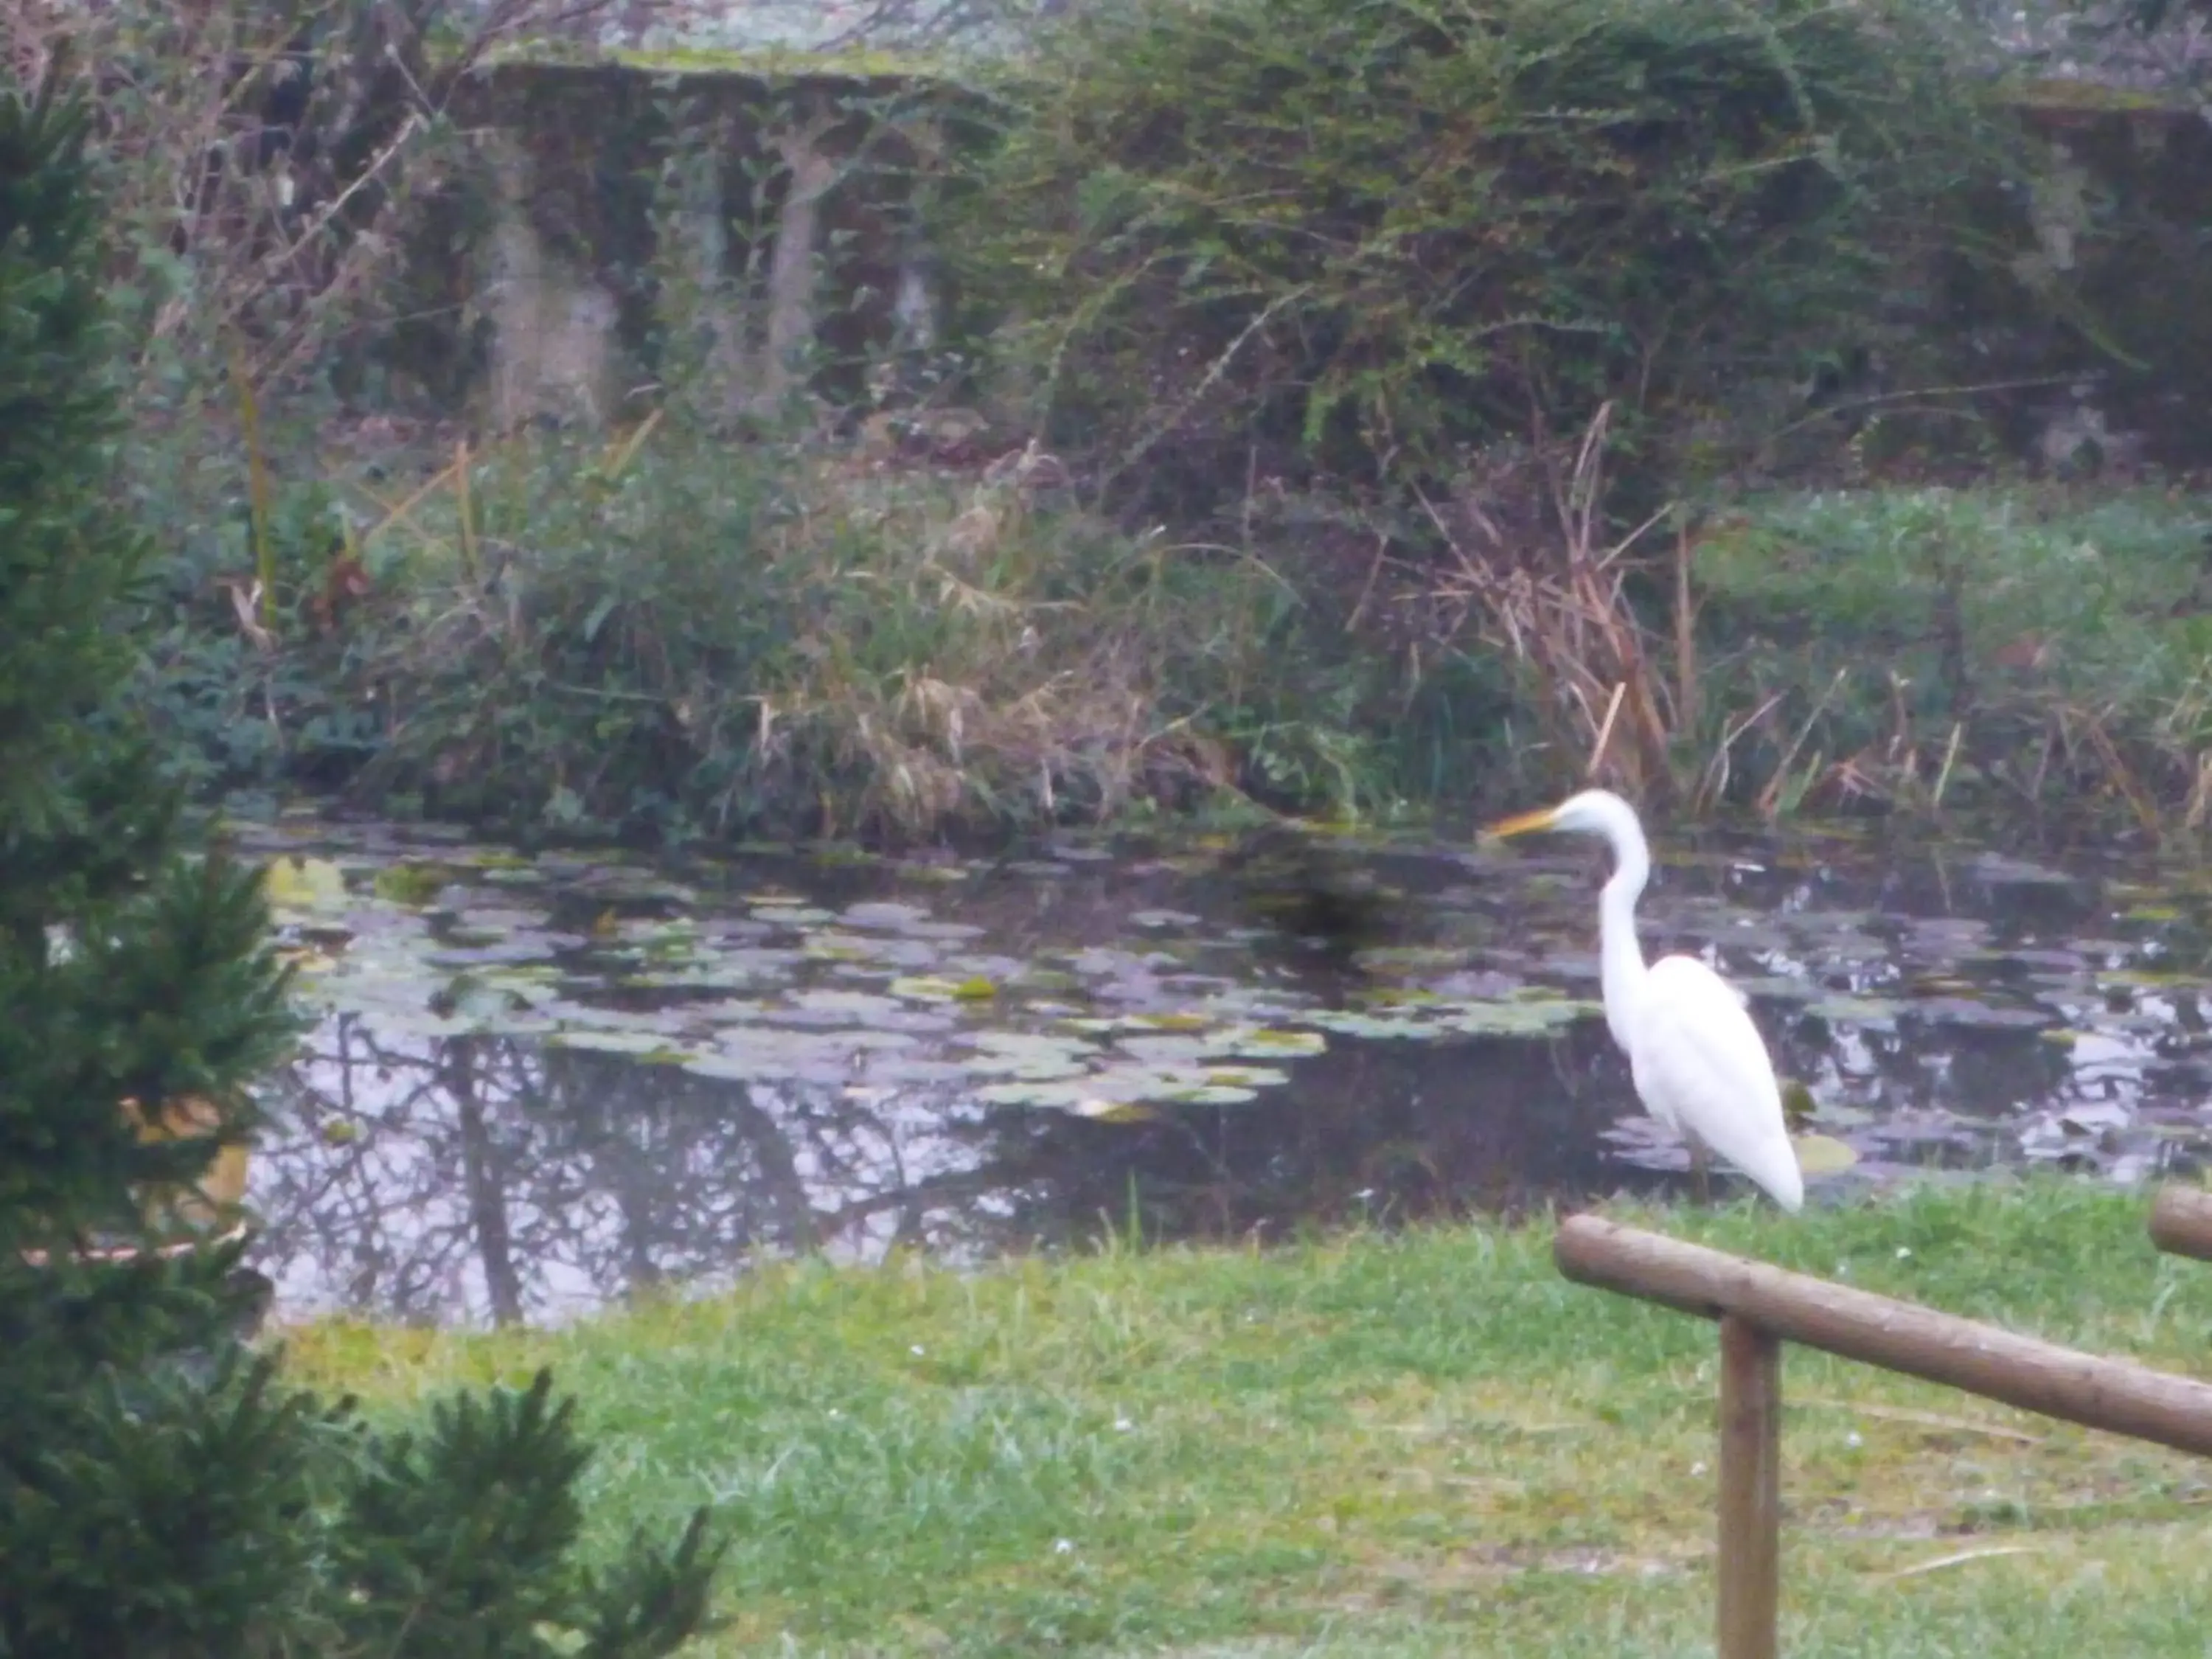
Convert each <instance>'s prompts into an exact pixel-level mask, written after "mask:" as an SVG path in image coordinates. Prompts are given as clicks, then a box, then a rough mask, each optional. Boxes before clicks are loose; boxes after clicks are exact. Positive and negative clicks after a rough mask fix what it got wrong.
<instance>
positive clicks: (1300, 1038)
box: [1225, 1026, 1328, 1054]
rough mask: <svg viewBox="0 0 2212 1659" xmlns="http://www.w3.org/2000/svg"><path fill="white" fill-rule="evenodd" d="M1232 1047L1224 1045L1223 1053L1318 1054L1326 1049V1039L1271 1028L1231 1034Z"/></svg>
mask: <svg viewBox="0 0 2212 1659" xmlns="http://www.w3.org/2000/svg"><path fill="white" fill-rule="evenodd" d="M1233 1035H1234V1036H1235V1039H1236V1042H1235V1046H1234V1047H1227V1046H1225V1052H1226V1053H1230V1054H1321V1053H1322V1052H1324V1051H1325V1050H1326V1049H1327V1048H1328V1038H1327V1037H1325V1036H1322V1034H1321V1033H1320V1032H1319V1031H1285V1030H1279V1029H1278V1028H1276V1027H1273V1026H1261V1027H1260V1028H1258V1029H1257V1030H1243V1031H1238V1032H1236V1033H1234V1034H1233Z"/></svg>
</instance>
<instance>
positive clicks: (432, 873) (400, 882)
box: [370, 863, 447, 909]
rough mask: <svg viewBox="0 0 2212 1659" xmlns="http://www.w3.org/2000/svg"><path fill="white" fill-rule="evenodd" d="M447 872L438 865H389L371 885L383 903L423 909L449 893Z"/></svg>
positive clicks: (379, 872) (380, 871)
mask: <svg viewBox="0 0 2212 1659" xmlns="http://www.w3.org/2000/svg"><path fill="white" fill-rule="evenodd" d="M446 884H447V876H446V872H445V871H443V870H442V869H441V868H440V867H439V866H436V865H435V864H404V863H403V864H387V865H386V866H384V867H383V868H382V869H381V870H379V871H378V872H376V874H375V876H374V878H373V879H372V880H371V882H370V889H371V890H372V891H374V893H375V895H376V896H377V897H379V898H380V899H386V900H389V901H390V902H392V903H394V904H404V905H406V906H408V907H409V908H410V909H419V908H422V906H424V905H426V904H428V903H429V902H430V901H431V900H433V899H435V898H436V897H437V896H438V895H439V894H440V893H441V892H442V891H444V890H445V888H446Z"/></svg>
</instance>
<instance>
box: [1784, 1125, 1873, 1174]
mask: <svg viewBox="0 0 2212 1659" xmlns="http://www.w3.org/2000/svg"><path fill="white" fill-rule="evenodd" d="M1790 1146H1793V1147H1794V1148H1796V1152H1797V1167H1798V1168H1799V1169H1800V1170H1803V1171H1804V1172H1805V1173H1806V1174H1807V1175H1808V1176H1827V1175H1840V1174H1841V1173H1842V1172H1843V1171H1844V1170H1848V1169H1850V1167H1851V1165H1853V1164H1857V1162H1858V1161H1859V1155H1858V1154H1857V1152H1854V1151H1852V1150H1851V1148H1850V1146H1846V1145H1845V1144H1844V1142H1842V1141H1840V1140H1838V1139H1836V1138H1835V1137H1834V1136H1833V1135H1821V1134H1805V1135H1792V1136H1790Z"/></svg>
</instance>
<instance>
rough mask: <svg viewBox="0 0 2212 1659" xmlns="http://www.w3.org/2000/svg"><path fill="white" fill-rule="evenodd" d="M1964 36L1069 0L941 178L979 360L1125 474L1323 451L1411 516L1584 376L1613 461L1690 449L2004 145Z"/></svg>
mask: <svg viewBox="0 0 2212 1659" xmlns="http://www.w3.org/2000/svg"><path fill="white" fill-rule="evenodd" d="M1964 61H1965V60H1964V59H1963V58H1961V57H1960V53H1959V52H1957V51H1955V50H1954V45H1953V42H1952V40H1951V39H1950V37H1949V36H1948V35H1947V34H1946V33H1944V32H1943V25H1942V21H1941V14H1940V13H1938V12H1936V11H1934V10H1933V9H1929V8H1925V7H1920V6H1917V5H1912V4H1905V3H1898V4H1888V3H1870V4H1866V5H1854V6H1837V5H1832V4H1826V3H1813V0H1782V3H1775V4H1759V5H1753V4H1747V3H1741V0H1478V3H1471V4H1468V3H1460V4H1437V3H1428V0H1367V3H1360V4H1353V5H1346V4H1343V3H1340V0H1209V3H1204V4H1199V5H1191V4H1188V3H1186V0H1136V3H1132V4H1129V5H1116V6H1098V7H1085V8H1081V9H1079V12H1078V13H1077V14H1076V15H1075V16H1074V17H1073V20H1072V21H1068V22H1067V23H1066V25H1065V27H1060V28H1059V29H1057V30H1055V31H1053V32H1051V33H1048V35H1047V36H1046V38H1045V40H1044V41H1043V43H1042V46H1041V47H1040V49H1039V51H1038V52H1036V54H1034V55H1033V56H1031V57H1030V58H1026V59H1025V60H1024V61H1023V63H1022V64H1020V65H1019V66H1018V70H1016V71H1015V72H1014V73H1013V74H1012V76H1009V78H1008V80H1007V82H1006V84H1005V85H1003V86H1002V87H1001V88H1000V89H999V91H1000V100H1001V101H1000V116H1001V125H1000V127H999V129H998V136H997V139H996V142H995V143H994V144H993V145H992V146H990V147H989V148H988V149H987V153H986V154H985V155H984V156H983V157H982V159H981V161H979V163H978V165H977V167H976V169H975V173H974V176H973V178H972V179H971V180H970V181H969V182H970V184H971V185H972V187H971V188H969V189H968V190H967V191H964V192H963V191H958V190H955V191H952V192H951V196H952V197H953V199H952V201H951V204H949V205H948V208H947V210H946V211H947V212H948V214H949V215H951V216H952V218H953V220H954V222H956V223H957V224H958V226H959V234H958V236H957V240H955V241H954V243H953V245H954V246H956V247H957V249H958V250H959V251H960V252H961V253H962V255H963V262H962V267H961V275H962V277H963V283H964V284H965V289H966V291H967V293H968V294H969V296H970V297H971V299H973V300H974V301H976V302H978V303H980V304H982V305H986V306H987V307H989V308H990V309H991V310H992V311H993V313H994V314H997V315H1000V316H1004V317H1007V318H1011V319H1013V320H1012V321H1011V322H1009V323H1007V324H1006V325H1004V326H1003V327H1002V328H1001V329H1000V331H999V332H998V336H997V340H998V344H999V346H1000V349H1002V350H1003V351H1006V352H1007V353H1008V354H1009V355H1010V356H1011V357H1012V361H1013V362H1015V363H1017V364H1018V365H1019V366H1020V372H1018V373H1014V374H1008V375H1007V376H1006V378H1005V380H1004V382H1003V384H1002V386H1001V389H1000V390H1001V395H1002V396H1006V397H1008V398H1015V399H1018V400H1025V402H1026V407H1027V408H1028V410H1029V412H1030V415H1031V416H1032V418H1034V419H1035V420H1036V421H1037V422H1040V426H1041V429H1042V431H1043V432H1045V433H1046V434H1048V438H1049V441H1052V442H1053V443H1054V444H1055V445H1056V446H1058V447H1060V448H1061V449H1062V450H1063V452H1064V453H1070V454H1071V455H1080V456H1083V457H1087V458H1088V459H1090V461H1091V463H1092V464H1093V465H1095V467H1096V468H1097V471H1098V472H1099V473H1100V474H1101V475H1102V476H1103V477H1104V478H1106V479H1107V480H1108V481H1109V487H1112V488H1115V489H1116V490H1117V491H1118V493H1119V495H1121V497H1122V498H1124V499H1133V500H1139V501H1143V502H1144V503H1146V507H1147V510H1152V511H1160V512H1182V513H1190V512H1193V511H1206V510H1212V509H1217V508H1219V507H1222V506H1224V504H1225V502H1229V503H1233V502H1236V501H1238V500H1240V499H1241V498H1242V496H1243V495H1244V494H1245V493H1246V492H1247V490H1248V489H1249V485H1250V484H1251V483H1252V482H1253V481H1254V480H1255V479H1261V480H1274V481H1282V480H1289V481H1291V483H1297V481H1300V480H1309V481H1310V480H1316V479H1328V480H1329V481H1331V483H1333V485H1334V487H1336V488H1338V489H1348V490H1350V491H1351V492H1352V493H1353V494H1355V495H1362V496H1363V498H1364V499H1371V505H1372V507H1373V510H1374V512H1375V513H1376V514H1377V515H1379V517H1380V518H1381V520H1382V522H1383V527H1384V528H1385V529H1386V530H1388V531H1389V532H1392V533H1395V534H1397V535H1399V536H1401V537H1403V536H1410V537H1411V538H1413V540H1415V541H1417V542H1418V541H1419V540H1420V539H1421V538H1422V534H1423V531H1424V528H1425V526H1424V525H1423V523H1422V521H1421V520H1420V519H1419V516H1418V515H1414V516H1413V517H1412V518H1409V519H1407V520H1405V521H1404V522H1402V523H1401V522H1398V521H1396V520H1392V519H1391V518H1390V516H1389V515H1390V514H1392V513H1396V512H1399V511H1401V510H1402V509H1403V508H1405V507H1406V506H1407V503H1406V502H1405V501H1404V500H1403V496H1402V493H1401V490H1402V486H1403V485H1404V484H1406V483H1407V482H1409V481H1420V482H1425V483H1430V484H1434V483H1437V482H1439V481H1441V480H1443V479H1446V478H1449V477H1451V476H1452V475H1453V474H1454V473H1455V472H1456V471H1458V470H1459V469H1460V467H1461V465H1462V461H1463V460H1464V459H1465V456H1466V455H1467V453H1468V451H1470V450H1474V449H1481V448H1485V447H1491V446H1494V445H1496V444H1498V443H1500V442H1502V441H1531V440H1536V439H1541V438H1542V437H1543V436H1545V435H1560V434H1565V433H1572V432H1579V431H1580V430H1582V428H1583V427H1584V426H1585V425H1586V423H1587V422H1589V420H1590V419H1591V418H1592V417H1593V416H1595V413H1596V411H1597V410H1598V409H1599V408H1600V407H1601V406H1603V405H1605V404H1608V403H1609V404H1613V406H1614V409H1615V411H1616V413H1615V416H1614V419H1613V428H1614V433H1613V436H1614V441H1615V444H1616V446H1617V447H1618V449H1619V451H1620V461H1619V463H1618V466H1617V470H1619V471H1620V473H1621V475H1622V476H1623V477H1624V479H1625V480H1627V479H1629V478H1630V477H1631V475H1637V476H1642V477H1646V478H1650V477H1663V476H1665V474H1666V473H1667V471H1668V470H1669V469H1670V468H1671V467H1672V466H1674V465H1679V464H1680V462H1681V461H1682V460H1683V459H1684V457H1685V456H1686V455H1687V454H1689V453H1691V452H1692V451H1693V450H1696V451H1699V453H1702V454H1703V455H1704V464H1705V465H1714V464H1716V463H1717V462H1724V461H1725V459H1727V455H1728V453H1729V444H1728V440H1729V434H1730V433H1731V432H1732V431H1733V430H1734V429H1735V428H1737V427H1739V426H1741V425H1744V424H1745V423H1749V424H1750V425H1753V426H1756V425H1757V424H1758V423H1759V420H1760V418H1761V416H1762V415H1771V414H1773V412H1774V410H1776V409H1777V408H1779V407H1784V406H1786V405H1787V404H1788V403H1789V400H1790V398H1791V397H1792V396H1793V395H1794V394H1793V393H1792V392H1791V390H1790V388H1791V387H1792V386H1795V385H1797V384H1799V383H1802V382H1803V381H1804V380H1807V379H1808V376H1810V375H1811V374H1813V373H1814V369H1815V368H1816V366H1817V364H1818V363H1820V362H1823V361H1832V360H1834V359H1837V358H1838V357H1842V356H1849V355H1850V353H1851V352H1852V351H1853V350H1855V349H1863V348H1864V347H1865V346H1866V345H1867V343H1869V341H1870V340H1872V339H1874V338H1875V337H1876V336H1877V335H1878V334H1880V333H1881V328H1882V324H1883V321H1884V315H1885V306H1886V304H1887V295H1886V289H1888V288H1889V287H1890V286H1891V282H1890V279H1891V277H1892V276H1893V273H1894V271H1895V270H1897V269H1898V268H1899V267H1898V265H1897V264H1896V261H1897V260H1899V258H1900V257H1902V256H1907V255H1909V254H1910V253H1911V251H1912V250H1913V249H1914V248H1915V247H1916V246H1920V245H1924V244H1931V243H1933V242H1934V241H1935V240H1936V239H1938V238H1941V237H1943V236H1945V235H1946V234H1948V233H1947V232H1946V230H1945V228H1944V227H1945V225H1946V223H1947V219H1946V210H1945V207H1944V204H1945V201H1946V198H1947V192H1948V191H1951V190H1952V189H1953V187H1954V186H1955V185H1956V184H1957V183H1958V182H1959V181H1960V179H1961V178H1962V177H1964V176H1965V175H1966V173H1968V172H1969V171H1971V170H1972V168H1974V167H1977V166H1979V165H1982V164H1984V163H1987V162H1993V161H1996V159H1997V158H1999V157H2001V155H2002V154H2003V145H2002V143H2001V142H2000V140H1999V137H1998V136H1997V135H1998V133H1999V131H2000V129H1999V126H1998V125H1996V124H1994V123H1991V122H1990V121H1989V120H1988V119H1987V118H1985V115H1984V110H1985V107H1986V106H1985V105H1984V100H1983V99H1982V97H1981V95H1980V88H1979V86H1978V84H1977V83H1976V82H1973V81H1972V78H1971V76H1969V75H1968V74H1967V73H1966V71H1965V70H1963V69H1962V68H1961V67H1960V65H1961V64H1962V63H1963V62H1964ZM963 202H964V203H965V204H967V206H966V213H967V216H966V218H964V219H963V217H962V214H963V206H962V204H963ZM1790 412H1793V413H1794V412H1802V411H1801V410H1794V409H1793V410H1791V411H1790ZM1431 545H1433V544H1431Z"/></svg>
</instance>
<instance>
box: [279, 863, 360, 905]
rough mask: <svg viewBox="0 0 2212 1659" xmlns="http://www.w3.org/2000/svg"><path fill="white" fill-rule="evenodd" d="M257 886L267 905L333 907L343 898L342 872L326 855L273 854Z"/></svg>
mask: <svg viewBox="0 0 2212 1659" xmlns="http://www.w3.org/2000/svg"><path fill="white" fill-rule="evenodd" d="M261 890H262V893H263V894H264V896H266V897H267V899H268V901H269V904H270V908H271V909H276V910H318V909H334V908H337V907H338V906H340V905H343V903H344V902H345V896H346V884H345V872H343V871H342V870H340V869H339V868H338V867H337V865H335V864H332V863H331V861H330V860H328V859H308V858H274V859H271V860H269V867H268V868H267V869H266V870H264V871H263V872H261Z"/></svg>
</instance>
